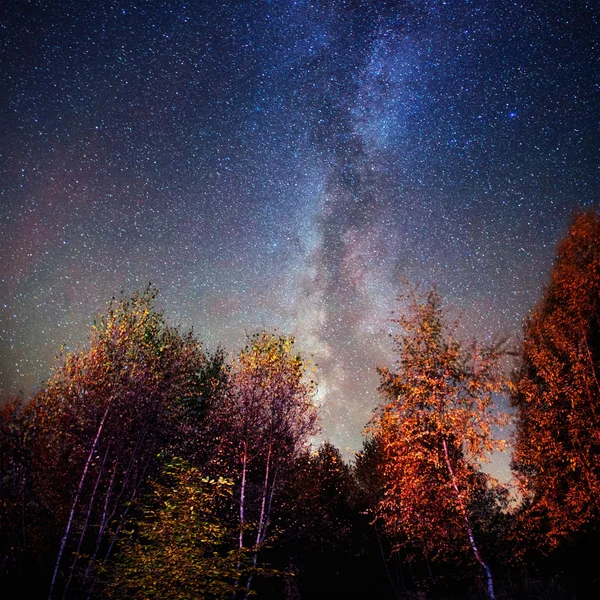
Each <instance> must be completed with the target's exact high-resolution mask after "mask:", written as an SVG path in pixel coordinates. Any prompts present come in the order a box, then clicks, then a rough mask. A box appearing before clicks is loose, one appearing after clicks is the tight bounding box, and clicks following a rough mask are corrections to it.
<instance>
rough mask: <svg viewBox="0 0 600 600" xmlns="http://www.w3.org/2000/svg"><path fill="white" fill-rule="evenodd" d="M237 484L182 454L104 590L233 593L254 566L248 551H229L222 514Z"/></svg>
mask: <svg viewBox="0 0 600 600" xmlns="http://www.w3.org/2000/svg"><path fill="white" fill-rule="evenodd" d="M232 487H233V483H232V482H231V481H229V480H225V479H221V478H218V479H216V480H215V479H210V478H208V477H203V476H202V474H201V473H200V471H198V469H196V468H194V467H192V466H190V465H189V464H187V463H185V462H184V461H182V460H181V459H177V458H175V459H173V460H172V461H171V462H169V463H168V464H167V465H166V467H165V469H164V472H163V476H162V477H161V478H160V481H159V482H157V483H155V484H154V485H153V492H152V496H151V497H150V499H149V502H148V504H147V505H146V506H145V507H144V509H143V512H142V517H141V518H140V520H139V521H138V522H137V523H135V524H134V527H133V528H132V530H131V531H130V532H129V533H128V538H126V539H123V541H122V543H121V550H120V553H119V554H118V556H117V557H116V560H115V562H114V564H113V565H112V566H111V567H110V568H109V569H108V570H107V572H106V573H105V577H106V583H105V586H104V588H103V594H106V595H107V596H108V597H111V598H132V599H139V600H141V599H159V598H160V599H165V600H168V599H170V598H172V599H173V600H175V599H177V600H186V599H189V600H192V599H193V600H197V599H198V598H207V599H208V598H215V599H216V598H231V597H232V594H234V593H235V592H236V590H238V589H240V588H239V585H238V584H237V582H239V581H240V578H241V577H242V575H244V574H246V575H247V573H248V571H249V560H248V556H247V553H246V552H244V551H242V552H240V551H237V550H236V551H230V550H229V545H228V542H229V541H230V539H231V532H230V531H229V530H228V528H227V527H226V526H225V525H224V524H223V522H222V521H221V520H220V519H219V517H218V513H219V509H220V507H221V506H222V505H223V503H226V502H228V501H229V500H230V496H231V494H232Z"/></svg>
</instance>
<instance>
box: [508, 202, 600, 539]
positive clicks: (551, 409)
mask: <svg viewBox="0 0 600 600" xmlns="http://www.w3.org/2000/svg"><path fill="white" fill-rule="evenodd" d="M599 381H600V214H599V213H598V212H597V211H594V210H592V211H589V212H586V213H582V214H578V215H576V217H575V218H574V220H573V222H572V224H571V226H570V228H569V231H568V233H567V235H566V236H565V238H564V239H563V240H562V241H561V242H560V243H559V245H558V248H557V256H556V261H555V264H554V268H553V271H552V275H551V280H550V283H549V284H548V286H547V287H546V289H545V291H544V294H543V297H542V299H541V300H540V302H539V303H538V305H537V306H536V307H535V309H534V310H533V312H532V314H531V316H530V318H529V319H528V321H527V323H526V325H525V330H524V340H523V346H522V364H521V367H520V369H519V371H518V373H517V375H516V380H515V390H514V393H513V394H512V398H511V400H512V404H513V406H514V407H515V408H516V423H517V432H516V441H515V449H514V454H513V467H514V470H515V472H516V475H517V478H518V482H519V484H520V487H521V490H522V492H523V495H524V503H525V511H524V513H523V515H522V525H523V528H524V529H525V530H526V532H527V535H528V536H529V541H530V542H531V541H535V543H536V544H539V545H540V546H541V547H542V548H544V549H545V550H546V551H547V550H551V549H554V548H556V547H557V546H559V545H560V543H561V542H563V541H566V540H568V539H569V538H572V537H573V536H574V535H575V534H576V533H579V534H582V533H584V532H585V531H586V530H589V529H591V528H593V527H596V528H597V527H598V526H599V525H600V383H599Z"/></svg>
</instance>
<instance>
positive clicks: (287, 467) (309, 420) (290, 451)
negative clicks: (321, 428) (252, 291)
mask: <svg viewBox="0 0 600 600" xmlns="http://www.w3.org/2000/svg"><path fill="white" fill-rule="evenodd" d="M307 371H308V361H307V360H305V359H304V358H303V357H302V355H301V354H299V353H298V352H297V351H296V349H295V347H294V339H293V338H291V337H288V336H280V335H276V334H272V333H266V332H262V333H258V334H255V335H253V336H250V337H249V338H248V341H247V345H246V346H245V348H244V349H243V350H242V351H241V352H240V354H239V355H238V357H237V358H236V360H234V361H233V364H232V368H231V376H230V391H229V394H228V396H227V399H226V401H225V402H223V403H222V404H221V406H220V408H219V410H217V411H215V413H214V414H213V417H214V419H215V422H216V423H218V426H219V429H220V439H219V453H220V454H221V455H225V459H223V461H224V462H227V457H229V459H228V460H229V461H230V462H232V464H233V465H234V468H235V473H236V480H237V491H236V494H237V498H238V527H239V533H238V549H239V550H242V549H244V548H252V550H253V560H254V564H255V565H256V564H257V562H258V556H259V552H260V550H261V548H262V547H263V546H264V544H265V541H266V540H267V536H268V534H269V531H270V527H271V518H272V513H273V510H274V508H275V506H276V502H277V495H278V493H279V492H280V490H281V489H282V488H283V487H284V486H285V485H287V483H288V481H289V478H290V477H291V476H292V472H291V468H292V467H293V464H294V460H295V458H296V457H297V456H299V455H300V453H301V452H302V451H303V450H304V449H305V448H306V447H307V445H308V442H309V439H310V436H311V435H312V434H314V433H315V431H316V416H317V411H316V407H315V404H314V401H313V396H314V392H315V384H314V382H313V381H312V380H311V379H310V378H309V377H307ZM251 584H252V576H250V577H249V578H248V581H247V590H248V592H249V590H250V589H251ZM246 595H247V594H246Z"/></svg>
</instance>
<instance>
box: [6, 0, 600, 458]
mask: <svg viewBox="0 0 600 600" xmlns="http://www.w3.org/2000/svg"><path fill="white" fill-rule="evenodd" d="M548 5H551V6H550V7H549V6H548ZM4 10H5V11H6V13H5V15H4V18H3V19H2V23H3V24H2V54H1V57H2V69H1V72H2V84H1V86H2V88H1V89H2V92H1V94H0V103H1V104H0V107H1V111H2V116H1V119H0V138H1V139H0V153H1V157H0V194H1V195H0V202H1V205H0V209H1V214H0V217H1V219H0V251H1V256H2V260H1V262H0V361H1V362H0V367H1V369H0V370H1V375H2V377H1V384H2V391H3V392H4V393H5V392H8V391H10V390H15V389H22V390H24V391H25V392H26V393H30V391H31V390H32V389H33V388H34V387H35V385H37V384H39V382H40V381H42V380H43V379H44V378H45V377H47V376H48V374H49V371H50V367H51V365H52V362H53V356H54V355H55V354H56V353H57V352H58V351H59V349H60V346H61V344H62V343H63V342H64V343H66V344H67V345H68V346H69V347H71V348H74V347H76V346H78V345H81V344H83V343H84V342H85V340H86V339H87V332H88V329H89V326H90V324H91V321H92V317H93V314H94V313H95V312H97V311H99V310H102V309H103V307H104V306H105V305H106V303H107V302H108V300H109V299H110V297H111V296H112V295H113V294H115V293H117V292H119V290H121V289H124V290H125V291H131V290H133V289H140V288H142V287H143V286H144V285H145V284H146V283H147V282H148V281H152V282H153V283H156V284H157V285H158V286H159V287H160V288H161V295H160V299H161V300H160V302H161V305H162V306H164V308H165V311H166V315H167V318H168V320H169V321H170V322H171V323H173V324H181V325H182V326H190V325H192V324H193V325H194V326H195V328H196V330H197V332H198V333H199V335H200V337H201V338H202V339H203V340H204V341H205V342H206V343H207V344H208V346H209V347H210V348H214V347H216V345H217V344H218V343H223V344H224V345H225V346H226V347H227V349H229V350H232V351H233V350H235V349H236V348H237V347H238V346H239V345H240V343H241V340H242V339H243V335H244V331H245V330H246V331H249V332H251V331H254V330H255V329H257V328H259V327H261V326H266V327H268V328H272V327H277V328H278V329H279V330H281V331H283V332H286V333H295V334H296V335H297V337H298V340H299V346H300V348H302V349H304V351H305V352H306V353H309V354H310V353H312V354H314V356H315V359H316V362H317V363H318V364H319V369H318V379H319V381H320V396H321V400H322V402H323V421H322V424H323V428H324V435H325V437H328V438H331V439H332V441H333V442H334V443H336V444H338V445H340V446H342V447H345V446H349V447H351V448H354V449H355V448H357V447H358V445H359V444H360V432H361V430H362V428H363V427H364V425H365V424H366V422H367V420H368V419H369V416H370V413H371V410H372V408H373V406H374V405H375V403H376V402H377V394H376V385H377V378H376V375H375V372H374V367H375V366H376V365H380V364H383V363H390V362H391V360H392V355H391V352H390V349H391V347H390V343H389V339H388V336H387V333H388V330H389V323H388V321H389V316H390V311H391V310H392V309H393V308H394V306H395V302H394V298H395V296H396V295H397V293H398V292H399V291H400V289H401V282H402V280H403V279H408V280H410V281H412V282H414V283H421V284H423V285H424V286H429V285H431V284H433V283H434V282H437V283H438V284H439V289H440V291H441V293H442V294H443V295H444V296H445V297H446V299H447V301H448V303H449V304H451V305H452V306H453V307H455V308H456V310H459V311H463V312H464V319H463V320H464V325H465V329H466V331H467V332H468V333H469V334H476V335H477V336H478V337H479V338H480V339H486V338H487V337H488V336H491V335H494V334H502V333H503V334H514V335H518V333H519V331H520V328H521V323H522V321H523V318H524V317H525V316H526V314H527V311H528V310H529V309H530V308H531V307H532V306H533V304H534V303H535V301H536V300H537V298H538V296H539V292H540V289H541V286H542V285H543V283H544V281H545V280H546V276H547V273H548V270H549V268H550V266H551V264H552V259H553V254H554V245H555V243H556V241H557V240H558V239H559V238H560V237H561V236H562V235H563V234H564V232H565V230H566V227H567V224H568V221H569V217H570V214H571V212H572V211H573V209H576V208H586V207H590V206H595V207H599V206H600V196H599V194H598V192H599V165H600V135H599V122H600V60H599V59H600V47H599V41H598V40H599V39H600V38H599V36H598V32H599V31H600V29H599V25H600V23H599V10H598V7H597V4H596V3H595V2H591V1H590V2H585V1H582V2H567V1H565V2H555V3H549V2H506V1H500V0H491V1H486V2H483V1H466V0H462V1H459V0H457V1H433V0H432V1H419V2H417V1H408V2H385V1H373V2H358V1H347V2H341V1H329V2H303V1H298V2H293V1H287V0H281V1H271V2H267V1H254V2H249V1H248V2H226V1H222V2H209V1H202V2H189V3H185V2H168V3H163V2H151V1H149V2H140V3H139V4H132V3H131V2H119V3H117V2H113V1H103V2H100V1H99V2H86V1H82V0H78V1H77V2H67V1H61V2H47V3H45V2H18V1H13V2H9V4H8V5H7V6H6V7H5V9H4Z"/></svg>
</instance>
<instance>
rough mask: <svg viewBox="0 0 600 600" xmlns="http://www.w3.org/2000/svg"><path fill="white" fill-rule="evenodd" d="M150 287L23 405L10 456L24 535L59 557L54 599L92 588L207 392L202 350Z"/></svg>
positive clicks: (115, 309) (101, 323) (102, 324)
mask: <svg viewBox="0 0 600 600" xmlns="http://www.w3.org/2000/svg"><path fill="white" fill-rule="evenodd" d="M155 296H156V291H155V290H151V289H148V290H146V291H145V292H143V293H141V294H134V295H133V296H132V297H131V298H122V299H120V300H118V301H114V302H113V303H111V305H110V306H109V308H108V310H107V312H106V313H105V314H104V315H100V316H99V317H98V318H97V320H96V322H95V324H94V327H93V329H92V334H91V343H90V346H89V348H88V349H86V350H82V351H80V352H74V353H68V354H66V355H64V356H63V357H62V359H61V362H60V364H59V366H58V367H57V368H56V370H55V372H54V374H53V375H52V377H51V378H50V379H49V380H48V382H47V383H46V384H45V385H44V386H43V387H42V389H40V390H39V392H37V393H36V394H35V396H34V398H33V399H32V400H31V401H29V402H28V403H26V404H25V406H24V407H22V408H19V409H17V410H13V411H12V413H11V415H10V419H11V420H12V422H13V423H17V426H16V429H14V428H13V430H11V431H16V432H17V433H16V434H15V436H14V440H15V444H14V446H15V448H14V455H15V456H17V457H20V458H19V460H21V462H22V465H21V466H20V467H19V468H18V469H17V468H13V470H12V472H13V474H14V475H15V476H16V477H21V476H22V474H23V473H26V481H25V482H24V483H23V484H22V485H21V488H22V489H23V490H26V494H23V500H22V502H21V508H22V510H23V511H24V517H23V522H24V523H25V532H24V534H23V536H22V537H23V538H25V539H27V540H28V543H29V544H30V543H32V542H33V543H34V544H35V546H36V547H37V548H38V554H39V555H40V560H42V561H45V560H47V558H46V557H48V556H53V564H52V566H51V568H50V576H49V579H50V582H49V587H50V593H49V597H50V598H52V597H56V596H57V595H61V596H66V595H68V594H69V593H70V591H71V590H73V591H76V590H77V591H78V592H81V591H82V590H87V591H89V590H91V589H92V588H93V586H94V571H95V565H98V564H101V563H103V562H104V561H105V560H106V558H107V557H108V556H109V555H110V554H111V552H112V550H113V549H114V545H115V542H116V540H117V539H118V537H119V534H120V532H121V531H122V527H123V525H124V523H125V522H126V519H127V516H128V513H129V510H130V507H131V506H132V503H133V501H134V500H135V499H136V497H138V495H139V494H140V492H141V491H143V489H144V486H145V484H146V482H147V480H148V478H149V477H150V476H151V475H152V474H154V473H155V472H156V469H157V460H156V456H157V453H158V451H159V450H162V449H165V448H170V447H172V446H173V445H176V444H177V442H178V437H179V436H180V435H181V434H182V433H184V432H182V431H181V430H180V429H179V423H183V422H185V419H182V416H183V415H185V414H186V413H187V412H189V411H188V405H189V404H190V403H192V402H197V401H199V398H200V397H201V395H202V394H203V393H204V392H205V391H206V389H207V386H206V367H207V364H208V361H207V358H206V355H205V354H204V352H203V351H202V349H201V347H200V345H199V343H198V342H197V341H196V340H195V338H194V336H193V334H192V333H189V334H185V335H181V334H180V333H179V332H178V331H177V330H175V329H173V328H170V327H168V326H167V325H166V323H165V321H164V318H163V316H162V314H161V313H159V312H158V311H157V310H156V309H155V308H154V300H155Z"/></svg>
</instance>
